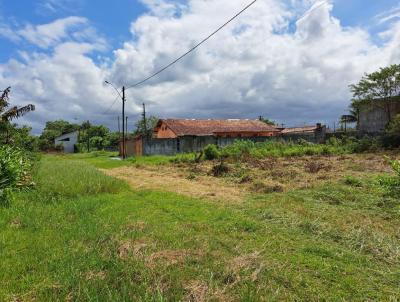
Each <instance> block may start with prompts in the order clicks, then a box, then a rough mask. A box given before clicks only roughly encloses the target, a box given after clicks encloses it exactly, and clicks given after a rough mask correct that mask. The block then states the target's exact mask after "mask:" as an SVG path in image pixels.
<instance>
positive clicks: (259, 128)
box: [159, 119, 279, 136]
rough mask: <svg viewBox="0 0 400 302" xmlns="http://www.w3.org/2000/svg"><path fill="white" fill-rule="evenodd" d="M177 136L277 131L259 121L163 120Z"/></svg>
mask: <svg viewBox="0 0 400 302" xmlns="http://www.w3.org/2000/svg"><path fill="white" fill-rule="evenodd" d="M160 122H164V123H165V124H166V125H167V126H168V127H169V128H170V129H171V130H172V131H173V132H174V133H175V134H176V135H177V136H185V135H196V136H207V135H214V134H217V133H229V132H232V133H245V132H279V130H278V129H276V128H275V127H272V126H270V125H267V124H265V123H263V122H261V121H259V120H239V119H238V120H233V119H232V120H190V119H163V120H160V121H159V125H160Z"/></svg>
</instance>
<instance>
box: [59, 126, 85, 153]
mask: <svg viewBox="0 0 400 302" xmlns="http://www.w3.org/2000/svg"><path fill="white" fill-rule="evenodd" d="M78 136H79V132H78V131H75V132H71V133H66V134H63V135H61V136H59V137H56V138H55V139H54V146H55V147H57V146H62V147H63V150H64V153H74V152H75V145H76V144H77V143H78Z"/></svg>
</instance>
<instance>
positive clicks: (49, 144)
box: [40, 120, 80, 150]
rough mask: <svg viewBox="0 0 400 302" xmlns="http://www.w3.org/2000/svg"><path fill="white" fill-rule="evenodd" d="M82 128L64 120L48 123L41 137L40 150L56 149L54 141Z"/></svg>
mask: <svg viewBox="0 0 400 302" xmlns="http://www.w3.org/2000/svg"><path fill="white" fill-rule="evenodd" d="M79 128H80V126H79V125H77V124H71V123H69V122H67V121H64V120H56V121H49V122H46V126H45V128H44V129H43V132H42V134H41V135H40V149H42V150H49V149H52V148H53V147H54V139H55V138H56V137H58V136H60V135H62V134H64V133H70V132H74V131H77V130H79Z"/></svg>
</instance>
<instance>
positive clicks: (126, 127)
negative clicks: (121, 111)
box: [125, 117, 129, 139]
mask: <svg viewBox="0 0 400 302" xmlns="http://www.w3.org/2000/svg"><path fill="white" fill-rule="evenodd" d="M125 133H126V138H127V139H129V135H128V134H129V132H128V117H126V120H125Z"/></svg>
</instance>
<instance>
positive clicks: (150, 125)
mask: <svg viewBox="0 0 400 302" xmlns="http://www.w3.org/2000/svg"><path fill="white" fill-rule="evenodd" d="M158 121H159V118H158V117H156V116H154V115H151V116H149V117H147V118H146V123H144V121H143V119H141V120H139V121H138V122H137V123H136V124H135V127H136V130H135V132H134V134H135V135H139V134H141V135H143V136H146V137H152V136H153V132H154V128H155V127H156V126H157V123H158Z"/></svg>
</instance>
